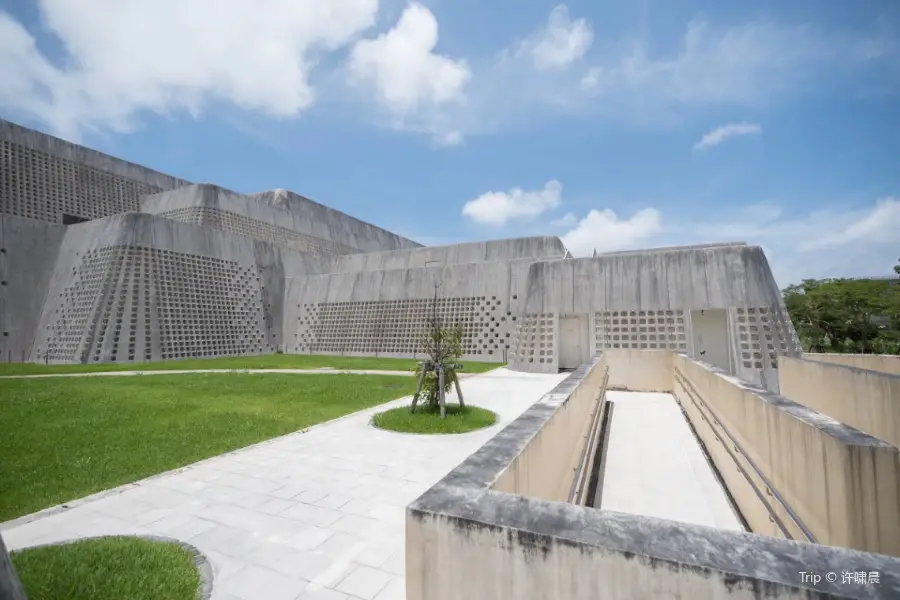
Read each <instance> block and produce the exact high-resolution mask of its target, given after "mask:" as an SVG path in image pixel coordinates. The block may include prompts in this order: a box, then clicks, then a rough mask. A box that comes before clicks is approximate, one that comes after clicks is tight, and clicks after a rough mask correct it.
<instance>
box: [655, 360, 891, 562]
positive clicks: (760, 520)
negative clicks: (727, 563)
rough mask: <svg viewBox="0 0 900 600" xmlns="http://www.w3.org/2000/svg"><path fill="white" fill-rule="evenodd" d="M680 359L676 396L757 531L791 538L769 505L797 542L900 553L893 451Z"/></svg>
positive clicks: (808, 411) (827, 419)
mask: <svg viewBox="0 0 900 600" xmlns="http://www.w3.org/2000/svg"><path fill="white" fill-rule="evenodd" d="M673 361H674V362H673V364H674V368H675V383H676V385H675V396H676V398H677V399H678V401H679V402H680V403H681V405H682V407H683V408H684V409H685V411H686V412H687V414H688V416H689V418H690V420H691V423H692V424H694V426H695V428H696V429H697V431H698V434H699V435H700V437H701V439H702V440H703V441H704V443H705V445H706V447H707V449H708V451H709V452H710V455H711V456H712V458H713V461H714V462H715V464H716V467H717V468H718V470H719V472H720V473H721V475H722V477H723V478H724V479H725V482H726V484H727V486H728V490H729V492H731V494H732V496H733V497H734V499H735V502H736V504H737V506H738V508H739V509H740V511H741V513H742V514H743V516H744V518H745V519H746V520H747V522H748V523H749V524H750V526H751V528H752V529H753V531H755V532H757V533H764V534H767V535H774V536H784V535H786V534H785V533H784V532H783V531H782V530H781V529H780V528H779V527H778V523H777V522H774V521H772V520H770V519H769V514H770V512H769V511H768V510H766V508H765V504H769V505H770V506H771V507H772V508H773V514H774V515H775V516H776V518H777V519H778V521H779V522H780V523H782V524H783V526H784V527H785V528H786V530H787V535H790V536H791V537H793V538H795V539H804V531H803V530H804V528H805V529H806V530H807V531H808V532H810V533H811V534H812V536H813V537H814V539H815V540H816V541H817V542H818V543H820V544H828V545H835V546H844V547H848V548H856V549H863V550H867V551H871V552H878V553H882V554H890V555H894V556H897V555H900V469H898V465H900V456H898V450H897V448H896V447H894V446H892V445H890V444H888V443H886V442H884V441H882V440H879V439H876V438H874V437H872V436H870V435H867V434H865V433H863V432H861V431H859V430H856V429H853V428H852V427H850V426H848V425H845V424H843V423H840V422H838V421H836V420H834V419H832V418H830V417H827V416H825V415H823V414H820V413H818V412H816V411H815V410H813V409H811V408H808V407H805V406H801V405H800V404H797V403H796V402H793V401H791V400H789V399H787V398H785V397H783V396H779V395H776V394H772V393H770V392H766V391H765V390H762V389H760V388H757V387H753V386H750V385H748V384H746V383H744V382H741V381H740V380H738V379H736V378H734V377H730V376H728V375H725V374H723V373H722V372H721V371H719V370H717V369H715V368H714V367H712V366H710V365H706V364H704V363H699V362H696V361H693V360H690V359H688V358H687V357H685V356H682V355H676V356H675V357H674V359H673ZM755 490H756V491H755ZM779 495H780V497H781V498H783V499H784V501H785V504H786V505H787V506H789V507H790V509H791V510H792V513H793V515H792V514H791V512H789V511H788V510H787V509H785V508H784V506H783V505H782V504H781V503H780V502H779V501H778V496H779ZM794 517H796V518H794Z"/></svg>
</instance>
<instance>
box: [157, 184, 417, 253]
mask: <svg viewBox="0 0 900 600" xmlns="http://www.w3.org/2000/svg"><path fill="white" fill-rule="evenodd" d="M280 194H281V196H278V195H277V194H276V196H278V197H279V198H281V197H283V198H285V199H286V200H285V201H280V202H276V201H273V199H272V198H273V196H271V195H269V194H256V195H253V196H245V195H243V194H238V193H236V192H232V191H229V190H226V189H223V188H220V187H218V186H214V185H209V184H202V185H192V186H189V187H183V188H180V189H177V190H173V191H169V192H163V193H160V194H155V195H153V196H148V197H146V198H144V199H143V200H142V201H141V210H142V211H143V212H146V213H149V214H155V215H160V216H164V217H167V218H169V219H173V220H177V221H184V222H188V223H193V224H196V225H203V226H205V227H210V228H215V229H218V230H221V231H226V232H230V233H237V234H241V235H249V236H251V237H254V238H256V239H259V240H262V241H265V242H270V243H273V244H278V245H281V246H285V247H289V248H292V249H295V250H300V251H308V252H317V253H329V254H349V253H354V252H374V251H380V250H395V249H399V248H409V247H416V246H418V244H416V243H415V242H413V241H411V240H407V239H406V238H402V237H400V236H398V235H396V234H394V233H391V232H389V231H386V230H384V229H381V228H379V227H375V226H374V225H370V224H368V223H364V222H363V221H360V220H359V219H355V218H353V217H351V216H349V215H345V214H344V213H342V212H339V211H336V210H333V209H330V208H327V207H325V206H322V205H321V204H318V203H315V202H312V201H311V200H307V199H306V198H303V197H301V196H297V195H296V194H292V193H290V192H280Z"/></svg>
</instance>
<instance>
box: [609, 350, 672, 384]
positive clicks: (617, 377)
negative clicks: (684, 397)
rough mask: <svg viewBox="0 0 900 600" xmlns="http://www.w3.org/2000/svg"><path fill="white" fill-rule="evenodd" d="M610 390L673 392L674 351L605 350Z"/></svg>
mask: <svg viewBox="0 0 900 600" xmlns="http://www.w3.org/2000/svg"><path fill="white" fill-rule="evenodd" d="M601 356H603V357H604V359H605V361H606V363H607V364H608V365H609V389H612V390H628V391H632V392H671V391H672V385H673V383H672V352H670V351H668V350H605V351H604V352H603V354H602V355H601Z"/></svg>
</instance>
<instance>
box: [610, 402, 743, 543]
mask: <svg viewBox="0 0 900 600" xmlns="http://www.w3.org/2000/svg"><path fill="white" fill-rule="evenodd" d="M606 399H607V400H609V401H611V402H612V403H613V412H612V419H611V420H610V423H609V442H608V445H607V448H606V458H605V471H604V478H603V488H602V493H601V496H600V508H601V509H603V510H614V511H618V512H627V513H632V514H639V515H647V516H652V517H659V518H662V519H671V520H673V521H681V522H684V523H694V524H696V525H707V526H710V527H718V528H721V529H729V530H732V531H743V526H742V524H741V522H740V519H738V517H737V515H736V514H735V513H734V511H733V510H732V508H731V504H730V503H729V501H728V497H727V495H726V493H725V490H724V489H723V488H722V486H721V484H720V483H719V480H718V478H717V477H716V475H715V473H714V472H713V470H712V467H711V466H710V464H709V462H707V460H706V457H705V456H704V454H703V450H702V448H701V447H700V444H699V442H698V441H697V438H696V437H695V436H694V433H693V432H692V431H691V429H690V426H689V425H688V422H687V420H686V419H685V417H684V414H683V413H682V412H681V408H680V407H679V406H678V403H677V402H676V401H675V399H674V398H673V397H672V395H671V394H659V393H645V392H613V391H610V392H607V393H606Z"/></svg>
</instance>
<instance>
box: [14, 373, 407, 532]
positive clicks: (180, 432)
mask: <svg viewBox="0 0 900 600" xmlns="http://www.w3.org/2000/svg"><path fill="white" fill-rule="evenodd" d="M415 386H416V380H415V378H414V377H405V376H386V375H302V376H300V375H276V374H267V375H246V374H239V373H222V374H193V375H152V376H145V377H142V376H135V377H102V378H100V377H84V378H81V377H76V378H64V379H5V380H0V432H2V443H0V522H2V521H5V520H9V519H12V518H15V517H18V516H21V515H24V514H28V513H31V512H34V511H36V510H39V509H42V508H46V507H48V506H53V505H55V504H59V503H61V502H66V501H69V500H73V499H76V498H80V497H83V496H87V495H89V494H92V493H94V492H98V491H101V490H105V489H108V488H111V487H115V486H118V485H122V484H125V483H129V482H132V481H136V480H138V479H142V478H144V477H147V476H150V475H153V474H155V473H159V472H161V471H166V470H168V469H174V468H176V467H180V466H183V465H187V464H190V463H192V462H196V461H198V460H201V459H203V458H207V457H210V456H215V455H217V454H222V453H223V452H228V451H230V450H234V449H236V448H241V447H243V446H247V445H250V444H253V443H255V442H259V441H262V440H265V439H268V438H272V437H276V436H278V435H282V434H286V433H290V432H292V431H297V430H298V429H303V428H305V427H308V426H310V425H314V424H316V423H321V422H323V421H328V420H330V419H334V418H336V417H340V416H342V415H346V414H348V413H351V412H355V411H357V410H361V409H364V408H368V407H371V406H376V405H378V404H381V403H383V402H386V401H388V400H392V399H395V398H400V397H401V396H407V395H412V393H413V392H414V391H415Z"/></svg>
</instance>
